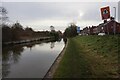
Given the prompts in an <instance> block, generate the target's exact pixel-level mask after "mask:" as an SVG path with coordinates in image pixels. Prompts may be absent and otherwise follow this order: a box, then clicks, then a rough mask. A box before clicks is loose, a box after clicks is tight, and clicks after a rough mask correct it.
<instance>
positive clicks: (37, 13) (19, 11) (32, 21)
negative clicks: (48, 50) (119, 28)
mask: <svg viewBox="0 0 120 80" xmlns="http://www.w3.org/2000/svg"><path fill="white" fill-rule="evenodd" d="M2 6H4V7H5V8H6V9H7V11H8V17H9V20H10V21H11V22H16V21H19V22H20V23H21V24H22V25H23V26H24V27H26V26H29V27H32V28H33V29H35V30H49V27H50V26H51V25H53V26H54V27H55V29H56V30H62V31H63V30H64V29H65V28H66V27H67V26H68V24H69V23H70V22H75V23H76V25H78V26H80V27H81V29H82V28H84V27H86V26H91V25H98V24H99V23H101V22H103V21H102V19H101V14H100V8H101V7H105V6H110V10H111V16H114V8H113V7H116V8H117V15H118V3H117V2H2ZM116 19H117V20H118V16H116Z"/></svg>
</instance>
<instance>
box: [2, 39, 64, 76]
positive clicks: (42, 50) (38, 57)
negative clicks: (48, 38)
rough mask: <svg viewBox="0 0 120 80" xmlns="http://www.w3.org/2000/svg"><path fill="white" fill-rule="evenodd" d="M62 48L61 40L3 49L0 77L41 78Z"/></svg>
mask: <svg viewBox="0 0 120 80" xmlns="http://www.w3.org/2000/svg"><path fill="white" fill-rule="evenodd" d="M63 48H64V42H63V40H61V41H59V42H57V41H56V42H37V43H35V42H34V43H26V44H19V45H15V46H9V47H4V48H3V51H2V52H3V53H2V77H3V78H43V77H44V76H45V74H46V73H47V71H48V70H49V68H50V67H51V65H52V64H53V62H54V61H55V59H56V58H57V56H58V55H59V54H60V52H61V51H62V50H63Z"/></svg>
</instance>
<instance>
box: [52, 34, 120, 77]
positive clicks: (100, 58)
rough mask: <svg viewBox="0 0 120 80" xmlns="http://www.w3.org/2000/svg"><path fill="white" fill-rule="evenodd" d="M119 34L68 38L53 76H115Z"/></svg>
mask: <svg viewBox="0 0 120 80" xmlns="http://www.w3.org/2000/svg"><path fill="white" fill-rule="evenodd" d="M119 40H120V38H119V36H112V35H110V36H77V37H75V38H70V39H69V40H68V46H67V48H66V51H65V54H64V56H63V58H62V60H61V62H60V64H59V67H58V68H57V70H56V72H55V74H54V78H117V77H118V76H119V74H118V52H119V51H120V50H119V47H120V45H119Z"/></svg>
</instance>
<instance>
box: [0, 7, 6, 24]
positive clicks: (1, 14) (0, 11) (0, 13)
mask: <svg viewBox="0 0 120 80" xmlns="http://www.w3.org/2000/svg"><path fill="white" fill-rule="evenodd" d="M7 13H8V12H7V10H6V9H5V8H4V7H0V25H2V24H5V23H6V21H7V20H8V16H7Z"/></svg>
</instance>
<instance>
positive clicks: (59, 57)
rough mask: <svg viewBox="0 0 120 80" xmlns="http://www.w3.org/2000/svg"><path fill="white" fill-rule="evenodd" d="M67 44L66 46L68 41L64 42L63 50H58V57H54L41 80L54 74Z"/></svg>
mask: <svg viewBox="0 0 120 80" xmlns="http://www.w3.org/2000/svg"><path fill="white" fill-rule="evenodd" d="M67 46H68V41H67V42H66V44H65V46H64V48H63V50H62V51H61V52H60V54H59V55H58V57H57V58H56V59H55V61H54V63H53V64H52V65H51V67H50V68H49V70H48V72H47V73H46V75H45V76H44V78H43V80H45V79H47V78H53V76H54V74H55V71H56V70H57V68H58V66H59V63H60V61H61V60H62V57H63V56H64V53H65V51H66V48H67Z"/></svg>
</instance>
